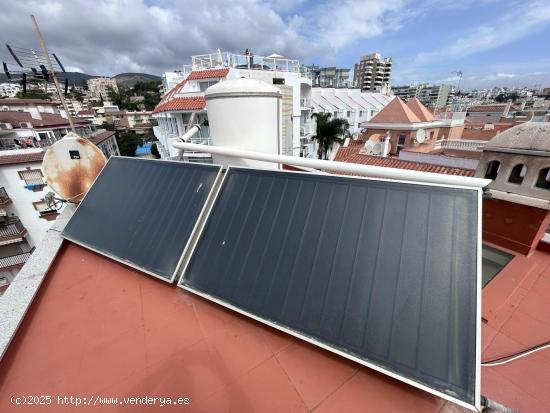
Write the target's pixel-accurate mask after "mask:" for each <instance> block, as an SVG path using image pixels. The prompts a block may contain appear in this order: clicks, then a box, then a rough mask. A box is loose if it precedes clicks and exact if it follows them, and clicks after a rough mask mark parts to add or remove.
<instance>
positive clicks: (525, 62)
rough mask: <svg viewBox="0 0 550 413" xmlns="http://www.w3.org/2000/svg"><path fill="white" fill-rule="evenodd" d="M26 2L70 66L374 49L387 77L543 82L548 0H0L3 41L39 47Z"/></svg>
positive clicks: (97, 69) (346, 60)
mask: <svg viewBox="0 0 550 413" xmlns="http://www.w3.org/2000/svg"><path fill="white" fill-rule="evenodd" d="M31 13H33V14H35V16H36V17H37V19H38V22H39V24H40V26H41V29H42V32H43V34H44V36H45V37H46V40H47V42H48V45H49V47H50V49H51V50H52V51H53V52H55V53H56V54H57V55H58V56H59V57H60V58H61V59H62V62H63V63H64V64H65V66H66V67H67V68H68V70H76V71H81V72H85V73H90V74H104V75H114V74H117V73H121V72H146V73H151V74H161V73H162V72H164V71H167V70H173V69H176V68H178V67H179V66H180V65H182V64H184V63H189V62H190V56H191V55H193V54H203V53H208V52H214V51H215V50H216V49H217V48H220V49H221V50H222V51H226V50H227V51H232V52H242V51H243V50H244V49H246V48H249V49H250V50H252V51H253V52H254V53H255V54H257V55H266V54H271V53H279V54H282V55H285V56H288V57H292V58H297V59H300V60H301V61H303V62H304V63H307V64H310V63H315V64H318V65H337V66H340V67H350V68H353V64H354V63H355V62H357V60H358V58H359V56H360V55H362V54H366V53H370V52H373V51H378V52H380V53H382V55H383V56H387V57H392V58H393V61H394V72H393V78H392V83H393V84H406V83H416V82H436V83H441V82H451V83H453V82H454V83H456V76H455V75H453V72H456V71H458V70H462V71H463V72H464V79H463V86H464V87H466V88H473V87H482V86H493V85H503V86H513V85H528V86H533V85H545V86H549V85H550V46H549V45H548V39H549V38H550V0H322V1H321V0H317V1H316V0H196V1H190V0H173V1H171V0H57V1H55V0H39V1H36V0H17V1H13V0H0V28H1V29H0V40H1V44H2V49H0V58H1V59H2V60H6V61H11V59H10V57H9V56H8V54H7V50H6V49H5V47H4V46H3V44H4V43H9V44H13V45H17V46H24V47H32V48H38V47H39V46H38V42H37V40H36V36H35V34H34V32H33V28H32V24H31V20H30V18H29V14H31Z"/></svg>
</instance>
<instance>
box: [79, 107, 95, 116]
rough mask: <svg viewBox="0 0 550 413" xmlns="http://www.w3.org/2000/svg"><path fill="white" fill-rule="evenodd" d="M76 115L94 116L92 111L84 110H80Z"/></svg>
mask: <svg viewBox="0 0 550 413" xmlns="http://www.w3.org/2000/svg"><path fill="white" fill-rule="evenodd" d="M77 115H79V116H81V115H95V110H93V109H84V110H81V111H79V112H78V113H77Z"/></svg>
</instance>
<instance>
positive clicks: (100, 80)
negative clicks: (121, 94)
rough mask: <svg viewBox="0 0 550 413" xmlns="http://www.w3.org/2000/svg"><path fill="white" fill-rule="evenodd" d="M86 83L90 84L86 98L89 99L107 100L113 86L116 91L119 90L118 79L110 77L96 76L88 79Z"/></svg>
mask: <svg viewBox="0 0 550 413" xmlns="http://www.w3.org/2000/svg"><path fill="white" fill-rule="evenodd" d="M86 83H87V85H88V91H87V92H86V98H87V99H88V100H95V101H99V100H101V99H105V100H107V99H108V98H109V90H110V89H111V88H112V89H114V90H115V92H118V86H117V83H116V80H115V79H111V78H108V77H94V78H91V79H88V80H87V81H86Z"/></svg>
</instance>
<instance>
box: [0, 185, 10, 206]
mask: <svg viewBox="0 0 550 413" xmlns="http://www.w3.org/2000/svg"><path fill="white" fill-rule="evenodd" d="M10 204H11V198H10V197H9V195H8V193H7V192H6V189H5V188H4V187H2V188H0V208H5V207H7V206H8V205H10Z"/></svg>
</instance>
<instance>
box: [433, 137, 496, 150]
mask: <svg viewBox="0 0 550 413" xmlns="http://www.w3.org/2000/svg"><path fill="white" fill-rule="evenodd" d="M487 142H488V141H477V140H468V139H441V140H439V141H437V142H435V144H434V149H453V150H458V151H468V152H481V151H482V150H483V147H484V146H485V145H486V144H487Z"/></svg>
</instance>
